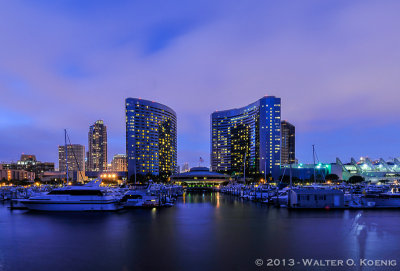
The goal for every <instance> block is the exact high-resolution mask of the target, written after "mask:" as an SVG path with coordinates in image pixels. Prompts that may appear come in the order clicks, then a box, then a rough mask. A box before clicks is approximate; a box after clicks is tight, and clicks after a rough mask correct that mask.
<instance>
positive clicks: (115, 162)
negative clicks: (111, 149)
mask: <svg viewBox="0 0 400 271" xmlns="http://www.w3.org/2000/svg"><path fill="white" fill-rule="evenodd" d="M111 170H112V171H128V169H127V165H126V155H125V154H116V155H114V157H113V159H112V162H111Z"/></svg>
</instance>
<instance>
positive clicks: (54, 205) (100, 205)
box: [20, 200, 123, 212]
mask: <svg viewBox="0 0 400 271" xmlns="http://www.w3.org/2000/svg"><path fill="white" fill-rule="evenodd" d="M20 202H21V203H22V204H23V205H24V206H26V207H27V208H28V209H29V210H34V211H55V212H82V211H117V210H120V209H122V208H123V207H122V206H121V205H120V204H119V203H118V202H116V201H105V202H79V201H77V202H41V201H32V200H21V201H20Z"/></svg>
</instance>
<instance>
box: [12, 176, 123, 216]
mask: <svg viewBox="0 0 400 271" xmlns="http://www.w3.org/2000/svg"><path fill="white" fill-rule="evenodd" d="M100 183H101V180H100V179H96V180H93V181H91V182H90V183H88V184H86V185H83V186H65V187H62V188H58V189H54V190H53V191H51V192H48V193H46V194H44V195H41V196H34V197H30V198H29V199H22V200H20V201H19V202H20V203H22V204H23V205H25V206H26V207H27V208H28V209H30V210H37V211H115V210H118V209H121V208H122V205H121V204H120V202H119V198H118V197H117V196H116V195H115V194H114V193H113V192H111V191H108V190H107V188H103V187H100Z"/></svg>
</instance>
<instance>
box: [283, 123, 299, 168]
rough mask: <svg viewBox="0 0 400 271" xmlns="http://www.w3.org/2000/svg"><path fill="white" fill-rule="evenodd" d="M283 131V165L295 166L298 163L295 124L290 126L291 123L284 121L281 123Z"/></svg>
mask: <svg viewBox="0 0 400 271" xmlns="http://www.w3.org/2000/svg"><path fill="white" fill-rule="evenodd" d="M281 131H282V133H281V141H282V147H281V164H282V165H288V164H294V163H295V162H296V149H295V146H296V145H295V138H296V137H295V133H296V129H295V127H294V125H293V124H290V123H289V122H287V121H285V120H284V121H282V122H281Z"/></svg>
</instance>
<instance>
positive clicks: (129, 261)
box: [0, 193, 400, 270]
mask: <svg viewBox="0 0 400 271" xmlns="http://www.w3.org/2000/svg"><path fill="white" fill-rule="evenodd" d="M6 207H7V205H0V270H2V269H4V270H35V269H36V270H94V269H96V270H265V269H266V268H267V267H263V268H261V269H260V267H256V266H255V264H254V260H255V259H257V258H262V259H267V258H281V259H282V258H286V259H287V258H295V259H298V260H301V259H302V258H315V259H348V258H352V259H355V260H358V259H360V258H370V259H396V260H398V261H399V259H398V257H399V256H398V255H397V254H396V251H397V247H398V244H399V242H400V229H399V227H398V226H397V225H398V221H399V218H400V211H397V210H364V211H363V210H351V211H349V210H346V211H335V210H330V211H325V210H324V211H289V210H287V209H283V208H280V209H277V208H274V207H267V206H265V205H261V204H256V203H252V202H248V201H242V200H239V199H237V198H234V197H231V196H227V195H222V194H219V193H204V194H203V193H188V194H185V195H184V197H183V198H181V199H180V200H178V202H177V204H176V206H175V207H172V208H166V209H148V210H124V211H121V212H116V213H35V212H26V211H10V210H8V209H7V208H6ZM275 269H276V268H275ZM275 269H274V270H275ZM295 270H313V269H310V268H300V267H298V266H297V267H296V269H295ZM325 270H329V269H325ZM334 270H351V269H348V268H343V269H341V268H335V269H334ZM353 270H362V269H361V268H360V267H356V268H354V269H353ZM365 270H372V269H371V268H370V269H365ZM393 270H395V269H393Z"/></svg>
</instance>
